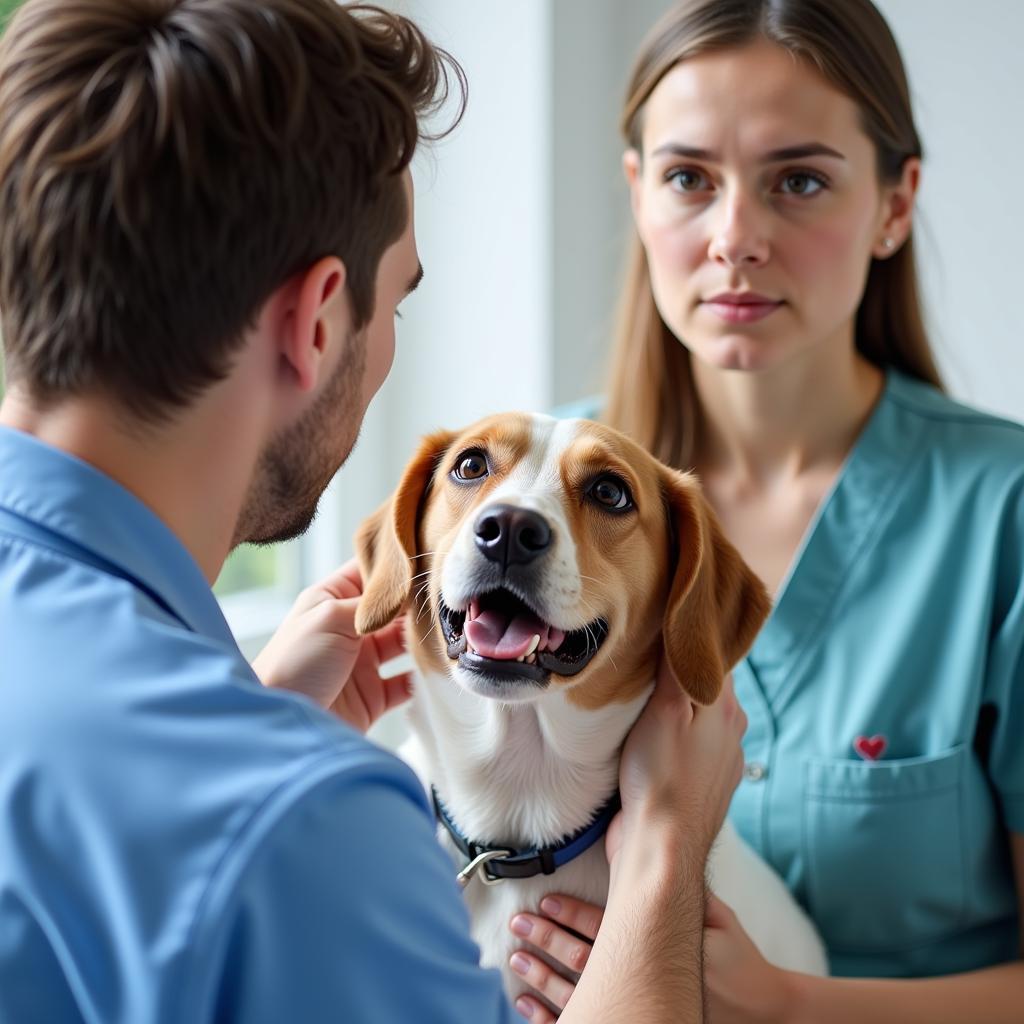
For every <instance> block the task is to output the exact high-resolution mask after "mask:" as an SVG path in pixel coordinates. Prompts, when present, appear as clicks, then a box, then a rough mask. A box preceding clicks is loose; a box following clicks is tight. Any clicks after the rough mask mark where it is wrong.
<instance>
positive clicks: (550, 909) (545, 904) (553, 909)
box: [540, 896, 562, 914]
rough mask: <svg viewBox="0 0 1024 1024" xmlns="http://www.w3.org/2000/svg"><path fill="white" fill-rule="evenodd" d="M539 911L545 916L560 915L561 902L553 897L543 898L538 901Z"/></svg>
mask: <svg viewBox="0 0 1024 1024" xmlns="http://www.w3.org/2000/svg"><path fill="white" fill-rule="evenodd" d="M540 909H541V910H543V911H544V913H545V914H560V913H561V912H562V901H561V900H560V899H557V898H556V897H554V896H545V897H544V899H542V900H541V901H540Z"/></svg>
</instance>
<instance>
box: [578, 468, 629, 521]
mask: <svg viewBox="0 0 1024 1024" xmlns="http://www.w3.org/2000/svg"><path fill="white" fill-rule="evenodd" d="M587 494H588V495H589V496H590V497H591V498H593V500H594V501H596V502H597V503H598V505H600V506H601V507H602V508H607V509H611V510H612V511H613V512H626V511H628V510H629V509H631V508H632V507H633V495H632V494H630V493H629V488H628V487H627V486H626V484H625V483H624V482H623V481H622V480H620V479H619V478H618V477H617V476H614V475H613V474H611V473H606V474H605V475H604V476H599V477H598V478H597V479H596V480H595V481H594V482H593V483H592V484H591V485H590V487H589V489H588V490H587Z"/></svg>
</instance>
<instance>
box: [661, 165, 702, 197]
mask: <svg viewBox="0 0 1024 1024" xmlns="http://www.w3.org/2000/svg"><path fill="white" fill-rule="evenodd" d="M666 181H668V182H669V184H670V185H672V186H673V187H674V188H675V189H676V191H677V192H700V191H701V190H702V189H705V188H707V187H708V180H707V178H705V177H704V175H703V174H701V173H700V171H694V170H690V169H687V168H681V169H678V170H675V171H672V172H671V173H669V174H668V175H667V176H666Z"/></svg>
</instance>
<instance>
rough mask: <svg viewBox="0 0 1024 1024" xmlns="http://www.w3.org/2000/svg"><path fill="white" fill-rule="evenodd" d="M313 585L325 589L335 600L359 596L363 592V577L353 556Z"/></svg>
mask: <svg viewBox="0 0 1024 1024" xmlns="http://www.w3.org/2000/svg"><path fill="white" fill-rule="evenodd" d="M315 587H316V588H317V589H319V590H323V591H325V592H326V593H327V594H328V595H329V596H330V597H333V598H334V599H335V600H346V599H348V598H350V597H359V595H360V594H362V592H363V577H362V574H361V573H360V572H359V563H358V562H357V561H356V560H355V559H354V558H352V559H349V561H347V562H346V563H345V564H344V565H340V566H338V568H337V569H335V570H334V572H332V573H331V574H330V576H327V577H326V578H324V579H322V580H320V581H319V582H318V583H316V584H315Z"/></svg>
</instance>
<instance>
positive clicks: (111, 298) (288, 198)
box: [0, 0, 465, 419]
mask: <svg viewBox="0 0 1024 1024" xmlns="http://www.w3.org/2000/svg"><path fill="white" fill-rule="evenodd" d="M452 73H454V74H455V76H456V78H457V84H458V86H459V89H460V90H461V99H462V100H463V101H464V97H465V91H464V80H463V77H462V73H461V69H459V68H458V65H456V64H455V63H454V61H452V60H451V58H450V57H449V56H448V55H447V54H445V53H444V52H443V51H440V50H437V49H435V48H434V47H432V46H431V45H430V44H429V43H428V42H427V40H426V39H425V38H424V37H423V35H422V34H421V33H420V32H419V30H418V29H417V28H416V27H415V26H414V25H413V24H412V23H411V22H409V21H408V20H406V19H403V18H401V17H398V16H396V15H392V14H389V13H386V12H384V11H381V10H378V9H375V8H368V7H343V6H340V5H338V4H337V3H335V2H334V0H27V2H26V3H25V4H24V6H23V7H22V8H21V9H20V10H19V11H18V12H17V14H16V15H15V16H14V18H13V19H12V21H11V24H10V25H9V27H8V29H7V31H6V33H5V36H4V39H3V41H2V43H0V309H2V311H3V337H4V345H5V349H6V354H7V360H6V361H7V376H8V379H9V381H10V382H12V383H17V384H18V385H19V386H20V387H23V388H25V389H26V392H27V394H28V395H29V396H30V397H31V398H32V400H33V401H34V402H36V403H39V404H41V405H48V404H52V403H54V402H56V401H59V400H61V399H62V398H65V397H69V396H75V395H83V394H101V395H104V396H106V397H109V398H113V399H115V400H116V401H117V402H119V403H120V404H121V405H123V406H124V407H125V408H126V409H127V410H128V411H130V412H131V413H133V414H135V415H137V416H140V417H142V418H147V419H157V418H161V417H163V416H166V415H167V414H169V413H171V412H173V410H174V409H175V408H178V407H180V406H183V405H186V404H187V403H188V402H189V401H190V400H192V399H193V398H194V397H195V396H196V395H197V394H198V393H199V392H201V391H202V390H203V389H204V388H205V387H207V386H209V385H210V384H212V383H213V382H215V381H217V380H219V379H221V378H223V377H224V375H225V374H226V373H227V372H228V371H229V369H230V365H231V359H232V355H233V353H234V351H235V350H236V348H237V346H238V344H239V343H240V341H241V339H242V338H243V336H244V334H245V331H246V329H247V328H248V327H250V326H251V325H252V324H253V322H254V320H255V318H256V315H257V314H258V312H259V310H260V309H261V307H262V306H263V304H264V303H265V302H266V300H267V299H268V298H269V296H270V295H271V294H272V293H273V292H274V291H275V290H276V289H277V288H278V287H279V286H280V285H282V284H283V283H284V282H285V281H287V280H288V279H289V278H290V277H291V276H292V275H293V274H295V273H297V272H299V271H301V270H303V269H305V268H307V267H308V266H310V265H311V264H312V263H314V262H315V261H316V260H318V259H320V258H321V257H323V256H327V255H335V256H338V257H339V258H340V259H341V260H342V261H343V262H344V264H345V266H346V270H347V285H348V291H349V301H350V303H351V309H352V318H353V321H354V323H355V326H356V327H359V326H361V325H362V324H364V323H365V322H366V321H368V320H369V318H370V316H371V314H372V312H373V306H374V298H375V297H374V282H375V279H376V272H377V267H378V263H379V261H380V257H381V255H382V253H383V252H384V250H385V249H386V248H387V247H388V246H389V245H390V244H391V243H393V242H394V241H395V240H396V239H397V238H398V237H399V236H400V235H401V233H402V231H403V229H404V227H405V224H406V220H407V217H408V210H407V201H406V198H405V193H404V189H403V185H402V176H401V171H402V170H403V169H404V168H405V167H406V166H407V165H408V162H409V160H410V159H411V158H412V154H413V151H414V149H415V146H416V143H417V140H418V138H419V137H420V135H421V130H420V118H421V117H422V116H423V115H425V114H426V113H428V112H429V111H431V110H432V109H434V108H435V107H436V106H437V105H438V104H439V103H440V102H442V101H443V100H444V98H445V97H446V96H447V93H448V87H449V84H450V76H451V74H452Z"/></svg>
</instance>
